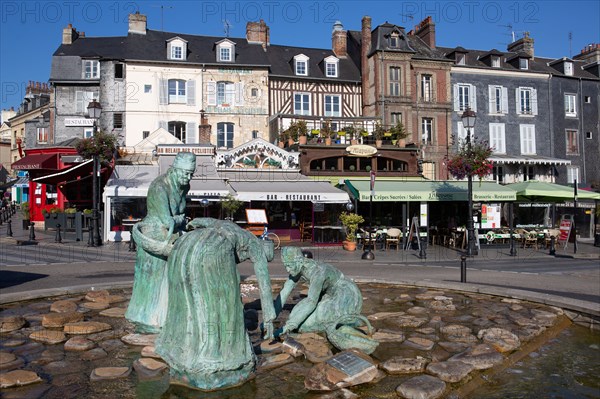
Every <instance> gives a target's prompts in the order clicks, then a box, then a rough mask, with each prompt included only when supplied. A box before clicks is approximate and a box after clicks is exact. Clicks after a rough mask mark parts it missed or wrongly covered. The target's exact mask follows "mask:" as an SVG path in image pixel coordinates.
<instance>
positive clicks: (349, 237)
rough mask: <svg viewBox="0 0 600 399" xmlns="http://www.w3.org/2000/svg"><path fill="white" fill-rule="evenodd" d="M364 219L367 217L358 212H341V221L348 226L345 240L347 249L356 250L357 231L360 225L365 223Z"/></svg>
mask: <svg viewBox="0 0 600 399" xmlns="http://www.w3.org/2000/svg"><path fill="white" fill-rule="evenodd" d="M364 221H365V219H364V218H363V217H362V216H361V215H359V214H356V213H352V212H342V213H341V214H340V222H341V223H342V226H344V227H345V228H346V240H345V241H344V242H343V244H344V249H345V250H347V251H354V250H356V231H357V230H358V225H359V224H361V223H364Z"/></svg>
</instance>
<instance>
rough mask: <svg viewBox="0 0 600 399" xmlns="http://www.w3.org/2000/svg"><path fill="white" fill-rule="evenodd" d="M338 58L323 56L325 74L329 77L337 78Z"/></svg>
mask: <svg viewBox="0 0 600 399" xmlns="http://www.w3.org/2000/svg"><path fill="white" fill-rule="evenodd" d="M338 63H339V61H338V59H337V58H335V57H331V56H330V57H327V58H325V76H327V77H329V78H337V76H338Z"/></svg>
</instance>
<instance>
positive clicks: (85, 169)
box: [31, 159, 92, 184]
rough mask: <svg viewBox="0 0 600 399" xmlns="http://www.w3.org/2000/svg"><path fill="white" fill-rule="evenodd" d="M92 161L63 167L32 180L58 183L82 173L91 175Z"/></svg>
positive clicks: (72, 178)
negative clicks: (58, 170)
mask: <svg viewBox="0 0 600 399" xmlns="http://www.w3.org/2000/svg"><path fill="white" fill-rule="evenodd" d="M91 163H92V160H91V159H88V160H86V161H84V162H82V163H80V164H78V165H75V166H72V167H70V168H67V169H63V170H61V171H60V172H57V173H52V174H49V175H46V176H40V177H36V178H35V179H31V181H34V182H36V183H44V184H57V183H60V182H64V181H69V180H74V179H76V178H77V177H78V176H81V175H82V174H86V175H89V173H90V171H91V166H92V165H91Z"/></svg>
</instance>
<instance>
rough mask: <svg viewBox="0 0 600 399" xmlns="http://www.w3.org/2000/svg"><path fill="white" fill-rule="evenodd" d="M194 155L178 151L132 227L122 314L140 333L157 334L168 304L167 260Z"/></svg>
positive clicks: (181, 226)
mask: <svg viewBox="0 0 600 399" xmlns="http://www.w3.org/2000/svg"><path fill="white" fill-rule="evenodd" d="M195 170H196V155H194V154H192V153H190V152H180V153H178V154H177V156H176V157H175V160H174V162H173V165H172V166H171V167H170V168H169V169H168V170H167V172H166V173H165V174H163V175H160V176H158V177H157V178H156V179H155V180H154V181H153V182H152V183H151V184H150V188H149V189H148V197H147V214H146V217H145V218H144V219H143V220H142V221H141V222H139V223H136V224H135V225H134V226H133V229H132V237H133V239H135V242H136V244H137V254H136V263H135V275H134V282H133V292H132V295H131V300H130V302H129V307H128V308H127V312H126V313H125V317H126V318H127V320H129V321H130V322H132V323H134V324H135V325H136V331H137V332H140V333H158V332H159V331H160V328H161V327H162V325H163V323H164V320H165V317H166V314H167V303H168V280H167V269H166V267H167V259H168V256H169V254H170V253H171V250H172V248H173V245H174V243H175V240H177V238H178V237H179V236H180V235H181V234H182V232H183V231H184V230H185V226H186V220H185V205H186V196H187V193H188V191H189V189H190V185H189V184H190V180H191V179H192V175H193V174H194V171H195Z"/></svg>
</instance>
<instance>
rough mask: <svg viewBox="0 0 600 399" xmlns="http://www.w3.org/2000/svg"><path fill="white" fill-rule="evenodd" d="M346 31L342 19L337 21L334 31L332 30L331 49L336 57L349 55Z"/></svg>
mask: <svg viewBox="0 0 600 399" xmlns="http://www.w3.org/2000/svg"><path fill="white" fill-rule="evenodd" d="M346 40H347V37H346V31H345V30H344V26H343V25H342V23H341V22H340V21H335V24H333V31H332V32H331V49H332V50H333V54H335V56H336V57H346V56H347V55H348V46H347V44H346Z"/></svg>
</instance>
